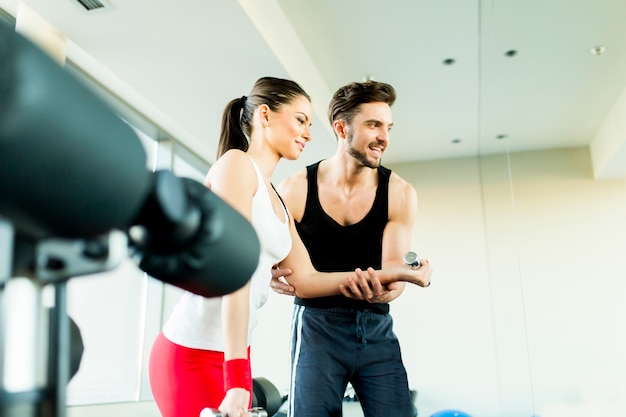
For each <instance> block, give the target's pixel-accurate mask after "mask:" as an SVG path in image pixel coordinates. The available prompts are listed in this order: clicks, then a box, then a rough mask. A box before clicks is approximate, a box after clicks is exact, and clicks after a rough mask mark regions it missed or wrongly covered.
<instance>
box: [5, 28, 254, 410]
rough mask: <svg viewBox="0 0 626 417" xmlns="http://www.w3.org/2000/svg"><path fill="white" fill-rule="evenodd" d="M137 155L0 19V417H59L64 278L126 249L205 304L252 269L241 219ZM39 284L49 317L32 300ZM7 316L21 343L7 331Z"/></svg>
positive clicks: (100, 111)
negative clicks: (18, 355) (24, 354)
mask: <svg viewBox="0 0 626 417" xmlns="http://www.w3.org/2000/svg"><path fill="white" fill-rule="evenodd" d="M146 159H147V157H146V154H145V151H144V149H143V147H142V145H141V143H140V141H139V139H138V137H137V136H136V134H135V133H134V131H133V130H132V129H131V128H130V127H129V126H128V125H127V124H126V123H124V122H123V121H122V120H121V119H120V118H119V117H118V116H117V115H115V113H114V112H113V111H112V110H111V109H110V108H109V107H108V106H107V105H106V104H105V103H104V102H103V101H101V100H100V99H99V98H98V97H97V96H96V95H95V94H94V93H92V92H91V91H90V90H89V89H87V88H86V87H85V86H83V84H81V83H80V82H79V81H78V80H76V79H75V78H73V77H72V76H71V75H70V74H69V73H68V72H66V71H65V70H64V69H63V68H62V67H60V66H59V65H58V64H57V63H56V62H54V61H53V60H52V59H51V58H49V57H48V56H47V55H46V54H45V53H43V52H42V51H41V50H39V48H37V47H36V46H35V45H33V44H32V43H31V42H30V41H28V40H27V39H25V38H24V37H22V36H21V35H19V34H17V33H15V31H14V29H13V27H12V26H10V25H9V24H7V23H5V22H3V21H0V311H2V312H3V313H0V341H1V343H0V378H1V380H0V415H2V416H6V417H17V416H19V417H35V416H36V417H63V416H65V409H66V405H65V389H66V385H67V383H68V381H69V379H70V378H71V376H72V375H73V373H72V372H73V370H74V369H77V367H76V364H70V361H76V360H78V361H80V354H79V353H80V352H76V351H75V352H73V353H70V352H71V348H70V345H71V340H72V339H73V338H72V333H73V334H74V338H75V337H77V335H76V333H77V332H76V329H74V331H72V324H71V320H70V319H69V317H68V316H67V314H66V303H67V300H66V284H67V281H68V280H69V279H70V278H72V277H77V276H81V275H88V274H93V273H96V272H102V271H105V270H110V269H113V268H115V267H116V266H117V265H118V264H119V262H120V261H121V260H122V259H124V258H125V257H126V256H128V255H129V253H130V255H131V256H132V258H133V259H135V260H136V261H137V264H138V267H139V268H140V269H141V270H143V271H145V272H147V273H148V274H150V275H151V276H152V277H154V278H156V279H159V280H161V281H164V282H166V283H169V284H172V285H174V286H177V287H179V288H182V289H185V290H189V291H191V292H194V293H196V294H199V295H203V296H207V297H211V296H219V295H224V294H228V293H230V292H233V291H235V290H236V289H238V288H240V287H242V286H243V285H244V284H245V283H246V282H247V281H248V279H249V277H250V276H251V275H252V273H253V271H254V270H255V268H256V266H257V262H258V256H259V242H258V238H257V235H256V233H255V232H254V229H253V228H252V226H251V225H250V223H249V222H248V221H247V220H246V219H245V218H244V217H243V216H241V215H240V214H239V213H238V212H237V211H236V210H234V209H233V208H232V207H230V206H229V205H228V204H226V203H225V202H224V201H223V200H221V199H220V198H218V197H217V196H216V195H214V194H213V193H211V191H210V190H208V189H207V188H206V187H204V186H203V185H202V184H200V183H198V182H196V181H193V180H190V179H185V178H179V177H177V176H175V175H174V174H173V173H171V172H169V171H157V172H150V171H148V170H147V168H146V165H147V164H146V162H147V161H146ZM233 258H235V260H236V262H233ZM46 286H51V287H52V288H53V290H54V298H55V300H54V307H53V308H52V309H51V310H47V309H46V308H44V307H42V306H41V305H42V303H41V302H40V301H41V293H42V291H43V288H44V287H46ZM18 288H19V291H18V290H17V289H18ZM16 294H17V295H16ZM23 298H25V299H27V300H28V301H29V302H25V303H23V302H21V301H20V300H22V299H23ZM29 306H30V307H29ZM29 308H30V310H29ZM24 309H26V311H24ZM32 310H35V311H32ZM16 318H20V319H21V320H22V321H24V320H25V321H27V322H28V324H27V325H24V326H22V328H21V329H20V332H21V333H24V332H26V333H29V334H30V335H31V336H32V338H31V340H30V341H28V342H22V341H19V338H17V337H14V335H13V334H12V333H11V331H12V328H13V327H14V326H12V325H11V323H12V322H14V319H16ZM48 320H50V322H48ZM49 323H50V324H49ZM78 337H80V333H78ZM18 341H19V343H22V344H21V345H18V346H15V345H14V344H15V343H18ZM33 346H35V347H36V349H30V348H32V347H33ZM22 348H27V349H26V350H27V351H30V350H32V351H33V353H32V357H30V358H28V359H26V361H24V363H21V362H20V363H16V362H15V361H16V359H14V358H8V357H7V355H10V354H11V353H12V352H14V351H15V350H20V349H22ZM79 348H80V346H79ZM80 349H82V348H80ZM80 349H79V350H80ZM75 350H76V349H75ZM42 351H43V352H44V353H43V354H42ZM70 355H72V357H73V359H71V357H70ZM77 358H78V359H77ZM21 365H23V369H24V371H23V372H22V371H19V370H18V371H12V372H9V371H8V369H11V370H14V369H20V366H21ZM31 369H32V372H31ZM5 371H6V372H5ZM25 373H28V375H26V374H25ZM24 377H27V378H26V382H25V383H24ZM18 380H19V381H18ZM18 382H19V383H18Z"/></svg>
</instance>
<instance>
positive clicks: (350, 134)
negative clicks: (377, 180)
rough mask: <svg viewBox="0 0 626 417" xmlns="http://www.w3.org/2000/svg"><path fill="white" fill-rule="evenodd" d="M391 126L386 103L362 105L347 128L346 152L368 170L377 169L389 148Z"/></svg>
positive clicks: (389, 110)
mask: <svg viewBox="0 0 626 417" xmlns="http://www.w3.org/2000/svg"><path fill="white" fill-rule="evenodd" d="M392 126H393V120H392V116H391V107H389V105H388V104H387V103H382V102H377V103H364V104H361V106H360V108H359V112H358V113H357V114H356V115H355V116H354V119H352V123H351V124H350V125H349V126H347V133H346V152H347V153H348V154H349V155H350V156H352V157H353V158H355V159H356V160H358V161H359V162H360V163H361V164H363V165H364V166H366V167H368V168H377V167H378V166H379V165H380V161H381V158H382V155H383V152H384V151H385V149H386V148H387V146H389V131H390V130H391V127H392Z"/></svg>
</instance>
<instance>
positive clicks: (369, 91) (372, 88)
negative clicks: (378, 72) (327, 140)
mask: <svg viewBox="0 0 626 417" xmlns="http://www.w3.org/2000/svg"><path fill="white" fill-rule="evenodd" d="M395 101H396V90H395V89H394V88H393V87H392V86H391V85H390V84H387V83H381V82H378V81H371V80H370V81H365V82H362V83H358V82H353V83H350V84H348V85H345V86H343V87H341V88H340V89H339V90H337V91H336V92H335V94H334V95H333V98H332V99H331V100H330V104H329V105H328V120H329V121H330V124H331V126H332V125H333V124H334V123H335V121H336V120H339V119H344V120H345V121H346V122H347V123H348V124H350V123H352V119H353V118H354V115H355V114H357V112H358V111H359V106H360V105H361V104H363V103H378V102H382V103H387V104H389V106H392V105H393V103H394V102H395Z"/></svg>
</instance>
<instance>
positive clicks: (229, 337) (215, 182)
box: [205, 150, 258, 413]
mask: <svg viewBox="0 0 626 417" xmlns="http://www.w3.org/2000/svg"><path fill="white" fill-rule="evenodd" d="M205 185H206V186H207V187H209V188H210V189H211V191H212V192H213V193H215V194H216V195H217V196H218V197H220V198H221V199H223V200H224V201H225V202H226V203H228V204H230V205H231V206H232V207H233V208H234V209H235V210H237V211H238V212H239V213H241V214H242V215H243V216H244V217H245V218H246V219H248V221H251V219H252V198H253V196H254V193H255V192H256V189H257V186H258V181H257V176H256V172H255V171H254V167H253V166H252V164H251V162H250V159H249V157H248V156H247V155H246V154H245V153H244V152H242V151H239V150H230V151H228V152H226V153H225V154H224V155H223V156H222V157H221V158H219V159H218V160H217V161H216V162H215V164H214V165H213V166H212V167H211V170H210V171H209V173H208V174H207V177H206V179H205ZM249 297H250V282H249V281H248V283H246V285H244V286H243V287H242V288H240V289H239V290H237V291H235V292H233V293H230V294H228V295H225V296H223V297H222V336H223V339H224V360H225V361H233V360H235V362H237V360H245V361H247V359H248V320H249V309H250V301H249ZM235 362H230V363H235ZM224 366H225V367H228V366H229V365H228V364H226V363H225V365H224ZM245 372H246V371H244V373H245ZM247 372H248V373H249V371H247ZM235 379H237V380H241V381H244V380H245V375H236V376H235ZM251 395H252V393H251V387H250V389H249V390H248V389H245V388H241V387H234V388H232V389H228V390H227V392H226V397H225V398H224V400H223V402H222V404H221V405H220V410H223V411H224V412H233V413H234V412H235V410H240V409H247V408H248V404H249V401H250V396H251Z"/></svg>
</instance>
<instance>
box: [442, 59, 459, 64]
mask: <svg viewBox="0 0 626 417" xmlns="http://www.w3.org/2000/svg"><path fill="white" fill-rule="evenodd" d="M455 62H456V61H455V60H454V59H453V58H448V59H444V60H443V65H452V64H454V63H455Z"/></svg>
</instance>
